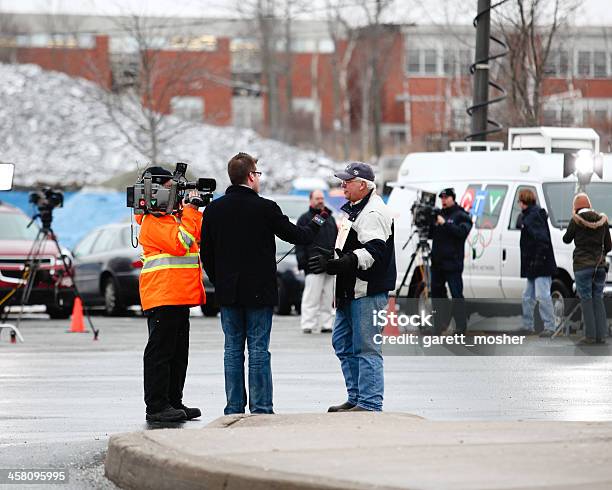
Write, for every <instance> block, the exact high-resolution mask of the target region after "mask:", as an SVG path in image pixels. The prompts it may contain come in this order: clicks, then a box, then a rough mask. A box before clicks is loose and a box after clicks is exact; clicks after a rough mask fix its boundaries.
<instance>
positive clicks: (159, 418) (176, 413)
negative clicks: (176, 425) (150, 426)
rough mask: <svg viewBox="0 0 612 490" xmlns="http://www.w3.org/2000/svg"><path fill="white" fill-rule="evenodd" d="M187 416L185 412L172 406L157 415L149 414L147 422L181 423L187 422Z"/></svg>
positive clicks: (156, 413)
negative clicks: (182, 421)
mask: <svg viewBox="0 0 612 490" xmlns="http://www.w3.org/2000/svg"><path fill="white" fill-rule="evenodd" d="M186 418H187V414H186V413H185V411H184V410H177V409H176V408H172V407H170V406H168V407H166V408H164V409H163V410H160V411H159V412H155V413H147V420H148V421H149V422H180V421H181V420H185V419H186Z"/></svg>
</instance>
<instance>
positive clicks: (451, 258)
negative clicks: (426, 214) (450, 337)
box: [431, 187, 472, 334]
mask: <svg viewBox="0 0 612 490" xmlns="http://www.w3.org/2000/svg"><path fill="white" fill-rule="evenodd" d="M438 197H440V199H441V201H442V212H441V213H440V215H438V216H437V218H436V222H435V224H434V226H432V228H431V238H432V248H431V296H432V298H437V299H439V298H444V299H445V298H447V293H446V284H447V283H448V288H449V289H450V292H451V296H452V298H453V304H452V315H453V316H454V318H455V326H456V333H458V334H463V333H465V331H466V328H467V320H466V314H465V302H464V301H463V277H462V273H463V258H464V249H465V240H466V239H467V236H468V235H469V233H470V230H471V229H472V219H471V218H470V215H469V214H468V213H467V212H466V211H465V210H464V209H463V208H462V207H461V206H459V205H458V204H457V203H456V202H455V190H454V189H453V188H452V187H449V188H447V189H444V190H442V191H441V192H440V194H439V195H438ZM435 303H436V306H435V310H436V311H438V312H439V313H438V314H437V315H436V317H435V318H434V320H435V322H434V323H435V330H434V333H435V334H440V333H441V332H442V330H443V325H442V324H443V323H445V322H444V319H442V318H441V316H442V312H443V311H444V310H445V309H444V305H443V304H441V302H440V301H436V302H435Z"/></svg>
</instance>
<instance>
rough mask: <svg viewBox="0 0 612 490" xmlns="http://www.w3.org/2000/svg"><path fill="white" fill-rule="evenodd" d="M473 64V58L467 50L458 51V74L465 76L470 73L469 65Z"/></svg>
mask: <svg viewBox="0 0 612 490" xmlns="http://www.w3.org/2000/svg"><path fill="white" fill-rule="evenodd" d="M473 62H474V57H473V56H472V52H471V51H470V50H469V49H462V50H460V51H459V74H462V75H467V74H469V73H470V65H471V64H472V63H473Z"/></svg>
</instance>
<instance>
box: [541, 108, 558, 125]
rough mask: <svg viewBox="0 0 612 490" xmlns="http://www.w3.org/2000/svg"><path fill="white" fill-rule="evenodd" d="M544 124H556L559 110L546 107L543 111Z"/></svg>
mask: <svg viewBox="0 0 612 490" xmlns="http://www.w3.org/2000/svg"><path fill="white" fill-rule="evenodd" d="M542 124H544V125H545V126H554V125H555V124H557V111H555V110H554V109H544V110H543V111H542Z"/></svg>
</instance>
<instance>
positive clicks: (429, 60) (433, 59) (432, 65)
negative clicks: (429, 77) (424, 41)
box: [424, 49, 438, 74]
mask: <svg viewBox="0 0 612 490" xmlns="http://www.w3.org/2000/svg"><path fill="white" fill-rule="evenodd" d="M424 72H425V73H427V74H436V73H437V72H438V69H437V53H436V50H435V49H426V50H425V70H424Z"/></svg>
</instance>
